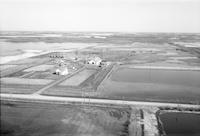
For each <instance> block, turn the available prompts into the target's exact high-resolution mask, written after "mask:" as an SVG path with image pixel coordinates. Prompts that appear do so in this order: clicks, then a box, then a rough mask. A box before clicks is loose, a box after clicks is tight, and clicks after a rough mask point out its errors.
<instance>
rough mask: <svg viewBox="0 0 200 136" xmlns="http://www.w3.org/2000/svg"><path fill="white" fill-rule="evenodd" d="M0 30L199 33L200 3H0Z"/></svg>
mask: <svg viewBox="0 0 200 136" xmlns="http://www.w3.org/2000/svg"><path fill="white" fill-rule="evenodd" d="M0 30H1V31H67V32H122V33H140V32H141V33H200V1H198V0H162V1H159V0H115V1H113V0H93V1H91V0H58V1H56V0H0Z"/></svg>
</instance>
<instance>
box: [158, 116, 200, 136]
mask: <svg viewBox="0 0 200 136" xmlns="http://www.w3.org/2000/svg"><path fill="white" fill-rule="evenodd" d="M159 118H160V120H161V122H162V124H163V129H164V131H165V133H166V134H167V136H199V135H200V113H199V114H197V113H196V114H195V113H186V112H166V113H162V114H160V115H159Z"/></svg>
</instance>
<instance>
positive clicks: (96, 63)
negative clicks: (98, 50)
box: [87, 56, 102, 66]
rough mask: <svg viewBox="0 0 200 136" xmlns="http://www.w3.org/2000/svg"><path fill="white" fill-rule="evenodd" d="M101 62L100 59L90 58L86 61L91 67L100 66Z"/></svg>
mask: <svg viewBox="0 0 200 136" xmlns="http://www.w3.org/2000/svg"><path fill="white" fill-rule="evenodd" d="M101 62H102V59H101V58H99V57H96V56H95V57H91V58H89V59H88V61H87V64H92V65H96V66H100V65H101Z"/></svg>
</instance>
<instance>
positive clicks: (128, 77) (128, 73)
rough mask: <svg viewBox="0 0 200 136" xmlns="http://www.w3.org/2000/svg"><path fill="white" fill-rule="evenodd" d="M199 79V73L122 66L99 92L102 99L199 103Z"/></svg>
mask: <svg viewBox="0 0 200 136" xmlns="http://www.w3.org/2000/svg"><path fill="white" fill-rule="evenodd" d="M199 77H200V73H199V71H186V70H181V71H180V70H179V71H177V70H162V69H149V70H147V69H134V68H124V67H122V68H117V69H115V70H113V71H112V73H111V74H110V75H109V76H108V78H107V79H105V81H104V82H103V83H102V84H101V86H99V88H98V89H99V92H100V94H102V95H103V97H107V96H108V97H110V98H113V99H126V100H127V99H128V100H144V99H145V100H146V101H152V100H154V101H163V102H179V103H196V102H199V98H200V93H199V89H200V84H199V80H200V79H199ZM121 90H123V91H121Z"/></svg>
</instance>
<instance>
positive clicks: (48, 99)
mask: <svg viewBox="0 0 200 136" xmlns="http://www.w3.org/2000/svg"><path fill="white" fill-rule="evenodd" d="M0 98H1V100H8V101H24V102H40V103H55V104H69V103H85V104H110V105H127V106H153V107H171V108H177V107H179V108H194V109H200V105H193V104H179V103H161V102H143V101H126V100H111V99H96V98H78V97H77V98H75V97H59V96H44V95H39V94H38V93H34V94H31V95H24V94H3V93H1V94H0Z"/></svg>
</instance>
